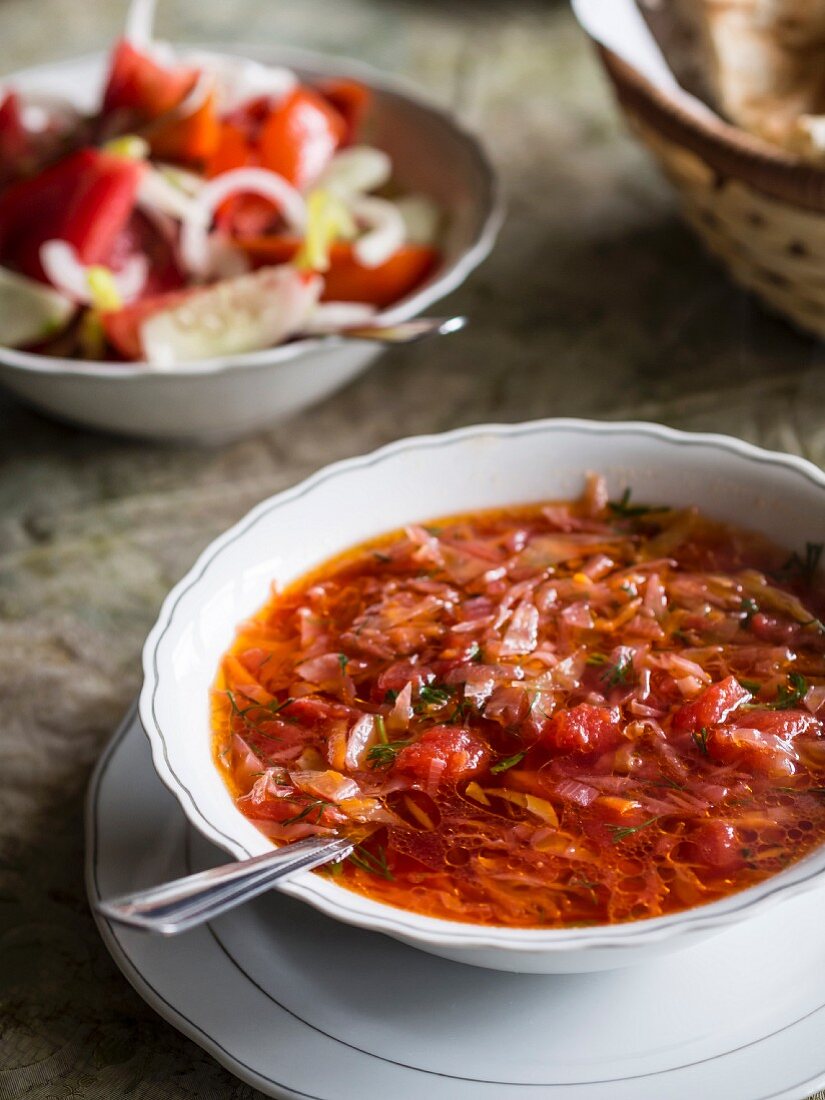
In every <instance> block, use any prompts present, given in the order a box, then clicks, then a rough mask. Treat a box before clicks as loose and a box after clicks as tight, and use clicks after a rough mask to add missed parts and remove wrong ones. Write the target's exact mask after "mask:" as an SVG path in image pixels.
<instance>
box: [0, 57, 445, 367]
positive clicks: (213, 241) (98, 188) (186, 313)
mask: <svg viewBox="0 0 825 1100" xmlns="http://www.w3.org/2000/svg"><path fill="white" fill-rule="evenodd" d="M371 99H372V96H371V92H370V91H369V89H368V88H366V87H365V86H363V85H362V84H360V83H358V82H357V81H353V80H349V79H340V80H327V81H321V82H319V83H318V84H317V85H313V86H311V85H309V84H307V83H303V82H301V81H300V80H299V79H298V78H297V77H296V76H295V74H293V73H292V72H290V71H289V70H286V69H280V68H275V67H269V66H265V65H261V64H259V63H257V62H253V61H250V60H244V59H241V58H235V59H233V58H228V57H223V56H221V55H211V54H206V53H203V54H195V55H192V56H188V57H186V56H185V57H178V56H176V55H175V53H174V52H173V51H172V50H171V49H170V48H168V47H161V46H158V45H154V44H153V45H151V46H148V47H142V48H138V47H137V46H136V45H134V44H133V43H131V42H129V41H126V40H123V41H121V42H119V43H118V44H117V45H116V47H115V48H114V50H113V52H112V55H111V58H110V61H109V66H108V72H107V76H106V80H105V85H104V88H103V90H102V95H101V99H100V104H99V107H98V109H97V110H96V111H95V112H94V113H93V114H91V115H88V116H87V115H82V114H80V113H79V112H77V111H76V110H74V109H73V108H72V107H71V105H70V104H68V103H62V102H61V101H57V100H54V99H50V100H48V101H46V100H45V99H44V98H43V97H36V96H26V95H24V94H22V93H20V92H17V91H15V90H14V89H6V90H4V91H1V92H0V152H2V154H3V156H2V164H0V344H3V343H5V344H7V345H13V346H18V347H24V348H27V349H29V350H34V351H38V352H41V353H46V354H48V353H51V354H59V355H63V356H66V355H69V356H76V357H81V358H87V359H96V358H97V359H99V358H109V359H111V358H120V359H124V360H135V359H147V360H148V361H149V362H150V363H153V364H154V365H157V366H159V367H164V366H169V365H171V364H174V363H176V362H178V361H186V360H187V359H191V358H192V357H203V356H210V355H211V356H215V355H222V354H227V353H233V352H244V351H252V350H257V349H259V348H262V347H267V346H271V345H272V344H273V343H277V342H283V341H284V340H289V339H294V338H297V337H300V336H302V335H305V334H317V333H318V332H324V331H335V330H336V328H337V327H341V326H342V325H343V324H345V323H349V324H354V325H359V324H364V323H365V322H368V321H369V319H370V317H371V316H372V315H373V314H374V313H375V312H376V311H377V310H380V309H383V308H385V307H387V306H389V305H391V304H393V303H395V302H397V301H399V300H400V299H402V298H404V297H406V296H407V295H409V294H410V293H411V292H412V291H413V290H415V289H416V288H417V287H418V286H420V285H421V283H422V282H423V281H424V280H425V279H426V278H428V277H429V275H430V274H431V273H432V271H433V270H434V269H435V268H436V267H437V265H438V263H439V261H440V251H439V248H438V238H439V235H440V220H441V211H440V209H439V208H438V206H437V205H436V204H435V203H434V202H433V201H432V200H431V199H429V198H428V197H427V196H424V195H415V194H414V195H405V194H403V193H402V191H401V189H400V188H399V185H398V182H397V181H396V179H395V178H394V171H393V165H392V162H391V160H390V157H389V156H388V155H387V154H386V153H384V152H383V151H382V150H380V149H376V148H373V147H371V146H369V145H367V144H364V142H365V137H366V135H368V132H369V123H370V109H371ZM273 268H283V269H284V272H282V273H281V274H280V275H278V276H277V278H278V279H279V280H281V281H283V279H284V277H285V276H284V273H286V275H288V277H289V279H290V280H291V282H292V286H291V287H290V288H289V293H287V294H285V295H284V296H283V301H282V302H281V303H279V307H278V308H279V310H280V315H279V317H278V318H276V319H274V318H273V317H272V315H271V313H272V311H271V310H270V316H269V317H268V318H264V319H261V313H262V312H263V311H264V310H265V308H266V306H265V304H262V303H264V302H265V299H266V297H267V287H268V285H269V283H270V282H271V280H272V269H273ZM216 286H221V287H222V288H223V287H224V286H225V292H224V290H223V289H222V290H221V291H219V292H218V293H217V294H215V293H211V292H212V291H214V288H215V287H216ZM307 286H311V287H312V293H311V294H309V295H306V294H304V293H302V291H303V290H304V289H305V288H306V287H307ZM55 295H58V296H60V300H59V301H58V302H57V304H55V297H54V296H55ZM183 299H186V300H187V304H186V307H185V308H183V309H182V308H181V302H182V300H183ZM21 301H22V302H24V303H26V302H28V303H29V305H30V310H29V313H30V316H31V321H30V323H29V324H27V325H26V324H22V323H21V320H20V308H19V306H20V302H21ZM342 306H344V307H345V308H344V309H342V308H341V307H342ZM158 314H160V315H161V320H160V321H159V323H158V324H157V325H155V326H154V332H155V337H156V333H157V331H162V332H163V333H164V342H163V344H162V345H160V346H158V340H157V339H156V338H152V339H145V338H144V337H145V334H146V325H147V323H148V320H149V319H150V318H151V317H154V316H155V315H158ZM193 329H194V330H196V331H195V333H194V338H193Z"/></svg>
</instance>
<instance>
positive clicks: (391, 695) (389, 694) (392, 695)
mask: <svg viewBox="0 0 825 1100" xmlns="http://www.w3.org/2000/svg"><path fill="white" fill-rule="evenodd" d="M397 698H398V692H397V691H393V690H392V688H388V689H387V690H386V691H385V692H384V702H385V703H394V702H395V700H396V699H397Z"/></svg>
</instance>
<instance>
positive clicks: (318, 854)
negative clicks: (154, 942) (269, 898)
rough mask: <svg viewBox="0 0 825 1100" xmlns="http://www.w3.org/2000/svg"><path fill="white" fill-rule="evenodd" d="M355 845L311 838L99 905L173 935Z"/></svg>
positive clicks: (108, 913)
mask: <svg viewBox="0 0 825 1100" xmlns="http://www.w3.org/2000/svg"><path fill="white" fill-rule="evenodd" d="M354 847H355V843H354V842H353V841H351V840H348V839H346V838H345V837H332V838H330V837H321V838H319V837H309V838H308V839H306V840H299V841H296V842H295V843H294V844H286V845H284V846H283V847H281V848H275V849H273V851H271V852H265V853H264V854H263V855H260V856H253V857H252V858H251V859H243V860H240V861H239V862H237V863H223V864H221V865H220V866H218V867H210V868H209V870H208V871H199V872H197V873H196V874H194V875H187V876H186V877H185V878H179V879H176V880H175V881H174V882H166V883H163V884H162V885H161V886H152V887H150V888H149V889H148V890H140V891H138V892H137V893H134V894H124V895H123V896H122V897H118V898H112V899H110V900H109V901H97V902H96V903H95V909H96V910H97V912H98V913H100V914H101V916H104V917H105V918H106V919H107V920H110V921H116V922H117V923H119V924H127V925H129V926H130V927H132V928H141V929H143V930H144V931H147V932H159V933H160V934H161V935H163V936H173V935H175V934H176V933H177V932H185V931H186V930H187V929H188V928H194V927H195V926H196V925H198V924H203V923H204V922H205V921H208V920H212V918H213V917H217V916H219V915H220V914H221V913H225V912H226V911H227V910H228V909H234V907H235V906H236V905H241V904H242V903H243V902H245V901H250V900H251V899H252V898H254V897H257V896H258V894H262V893H263V892H264V891H265V890H268V889H269V888H270V887H271V886H273V885H274V884H275V883H276V882H278V881H279V880H280V879H282V878H285V877H286V876H287V875H294V874H296V873H297V872H298V871H308V870H311V869H312V868H313V867H320V866H321V864H323V863H330V862H338V861H339V860H342V859H346V857H347V856H348V855H349V854H350V852H352V850H353V848H354Z"/></svg>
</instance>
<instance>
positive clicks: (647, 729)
mask: <svg viewBox="0 0 825 1100" xmlns="http://www.w3.org/2000/svg"><path fill="white" fill-rule="evenodd" d="M821 550H822V548H821V547H820V546H808V547H807V548H806V551H805V553H794V554H789V553H787V552H785V551H782V550H780V549H778V548H776V547H774V546H773V545H771V544H769V543H768V542H766V541H765V540H764V539H763V538H762V537H760V536H758V535H755V534H753V533H749V532H744V531H741V530H738V529H735V528H733V527H730V526H727V525H725V524H720V523H717V522H713V521H711V520H709V519H707V518H704V517H703V516H702V515H701V514H700V513H698V512H697V511H696V510H694V509H668V508H664V507H661V508H660V507H656V508H647V507H643V506H641V505H637V504H636V503H635V502H634V501H633V500H632V498H631V497H630V495H629V494H625V495H624V496H623V497H622V498H621V499H620V500H618V501H613V502H610V501H608V500H607V499H606V494H605V491H604V483H603V481H602V480H601V479H598V478H593V479H591V481H590V483H589V485H588V489H587V491H586V493H585V495H584V497H583V498H582V500H580V501H576V502H572V503H564V502H563V503H553V504H547V505H541V506H531V507H519V508H509V509H502V510H497V511H492V512H481V513H477V514H473V515H466V516H459V517H454V518H449V519H445V520H438V521H436V522H435V523H432V524H427V525H424V526H420V525H414V526H410V527H408V528H406V529H405V530H404V531H398V532H394V533H392V534H389V535H385V536H383V537H381V538H379V539H376V540H374V541H371V542H369V543H366V544H364V545H363V546H359V547H356V548H354V549H352V550H350V551H348V552H346V553H345V554H343V555H341V556H340V557H338V558H335V559H333V560H332V561H330V562H328V563H326V564H325V565H323V566H321V567H320V568H318V569H316V570H314V571H313V572H312V573H311V574H310V575H308V576H306V577H304V578H303V579H301V580H299V581H297V582H296V583H294V584H292V585H291V586H290V587H288V588H287V589H286V590H285V591H283V592H276V593H275V594H274V595H273V596H272V599H271V600H270V601H269V603H268V604H267V605H266V606H265V607H264V608H263V609H262V610H261V611H260V612H259V613H258V614H256V615H255V616H254V617H253V618H251V619H250V620H249V621H248V622H246V623H244V624H243V625H242V626H241V627H240V629H239V631H238V635H237V639H236V641H235V643H234V645H233V646H232V648H231V650H230V651H229V652H228V653H227V654H226V655H225V657H224V659H223V661H222V663H221V666H220V672H219V675H218V678H217V681H216V684H215V688H214V691H213V696H212V707H213V736H214V756H215V760H216V763H217V765H218V767H219V768H220V770H221V772H222V774H223V776H224V778H225V780H226V782H227V784H228V785H229V788H230V790H231V792H232V794H233V797H234V799H235V802H236V805H237V807H238V809H239V810H240V811H241V812H242V813H244V814H245V815H246V816H247V817H248V818H249V819H250V820H251V821H252V822H254V824H255V825H256V826H257V827H258V828H259V829H261V831H262V832H264V833H265V834H266V835H267V836H269V837H271V838H272V839H273V840H275V841H277V842H279V843H280V842H288V841H291V840H294V839H298V838H300V837H305V836H310V835H319V834H320V835H323V834H333V833H335V832H336V831H337V830H344V831H345V832H347V833H349V834H351V835H353V837H354V838H356V839H357V840H358V841H359V844H358V847H357V849H356V851H355V854H354V855H353V856H352V857H351V858H350V859H349V860H347V861H346V862H344V863H343V864H340V865H336V866H334V867H331V868H328V869H326V870H325V871H323V872H321V873H324V874H328V875H332V876H334V878H335V881H337V882H339V883H340V884H341V885H343V886H346V887H349V888H350V889H353V890H355V891H358V892H360V893H363V894H366V895H368V896H369V897H372V898H375V899H377V900H380V901H382V902H386V903H388V904H391V905H395V906H399V907H402V908H405V909H410V910H413V911H415V912H418V913H422V914H426V915H429V916H434V917H441V918H448V919H455V920H463V921H470V922H474V923H480V924H490V925H500V926H507V927H522V928H541V927H551V928H563V927H571V926H576V925H587V924H590V923H596V924H601V923H614V922H621V921H628V920H634V919H640V918H647V917H655V916H660V915H663V914H667V913H673V912H678V911H680V910H684V909H686V908H689V907H692V906H696V905H701V904H704V903H706V902H709V901H713V900H715V899H719V898H723V897H725V896H727V895H729V894H731V893H733V892H735V891H738V890H741V889H743V888H745V887H747V886H751V885H753V884H754V883H758V882H761V881H762V880H763V879H765V878H767V877H768V876H770V875H772V874H775V873H776V872H778V871H780V870H781V869H782V868H784V867H786V866H787V865H788V863H790V862H791V861H793V860H796V859H798V858H799V857H800V856H802V855H804V854H805V853H806V852H808V851H810V849H811V848H813V847H814V846H815V845H817V844H819V843H821V842H822V841H823V839H825V738H823V719H825V627H823V624H822V619H823V617H825V587H823V583H822V579H821V577H820V575H819V574H818V572H817V566H818V562H819V556H820V554H821Z"/></svg>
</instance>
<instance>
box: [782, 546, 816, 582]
mask: <svg viewBox="0 0 825 1100" xmlns="http://www.w3.org/2000/svg"><path fill="white" fill-rule="evenodd" d="M823 550H825V543H821V542H806V543H805V554H804V556H803V555H802V554H798V553H797V552H796V551H794V552H793V554H791V556H790V557H789V558H788V560H787V561H786V562H785V563H784V565H782V566H781V567H780V568H779V569H778V570H777V571H776V573H775V574H774V576H775V577H776V579H777V580H780V581H812V580H813V579H814V575H815V574H816V571H817V570H818V569H819V566H820V562H821V560H822V551H823Z"/></svg>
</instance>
